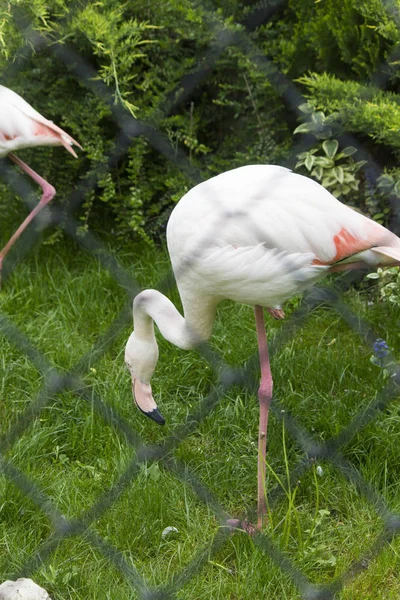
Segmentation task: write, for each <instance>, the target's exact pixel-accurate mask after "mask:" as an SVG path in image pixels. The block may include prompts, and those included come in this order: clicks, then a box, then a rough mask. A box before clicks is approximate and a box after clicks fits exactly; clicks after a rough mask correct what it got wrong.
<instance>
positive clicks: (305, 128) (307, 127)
mask: <svg viewBox="0 0 400 600" xmlns="http://www.w3.org/2000/svg"><path fill="white" fill-rule="evenodd" d="M312 130H313V124H312V123H302V124H301V125H299V126H298V127H296V129H295V130H294V131H293V133H310V131H312Z"/></svg>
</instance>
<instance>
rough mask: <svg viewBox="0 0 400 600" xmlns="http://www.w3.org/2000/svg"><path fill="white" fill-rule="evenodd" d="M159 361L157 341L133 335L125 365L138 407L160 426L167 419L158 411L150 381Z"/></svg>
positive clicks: (126, 350) (128, 343)
mask: <svg viewBox="0 0 400 600" xmlns="http://www.w3.org/2000/svg"><path fill="white" fill-rule="evenodd" d="M157 361H158V346H157V343H156V341H155V340H154V342H153V341H148V340H147V339H143V338H141V337H139V336H138V335H137V334H135V332H133V333H131V335H130V336H129V339H128V342H127V344H126V346H125V364H126V366H127V367H128V369H129V372H130V374H131V378H132V393H133V399H134V400H135V403H136V406H137V407H138V409H139V410H141V411H142V412H143V413H144V414H145V415H146V416H147V417H150V419H153V421H155V422H156V423H158V424H159V425H164V424H165V419H164V417H163V416H162V415H161V413H160V411H159V410H158V407H157V404H156V403H155V401H154V398H153V394H152V391H151V385H150V379H151V376H152V375H153V373H154V369H155V367H156V364H157Z"/></svg>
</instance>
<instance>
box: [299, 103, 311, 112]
mask: <svg viewBox="0 0 400 600" xmlns="http://www.w3.org/2000/svg"><path fill="white" fill-rule="evenodd" d="M299 110H300V111H301V112H302V113H304V114H306V115H310V114H311V113H312V112H314V107H313V106H312V105H311V104H310V103H309V102H304V103H303V104H300V105H299Z"/></svg>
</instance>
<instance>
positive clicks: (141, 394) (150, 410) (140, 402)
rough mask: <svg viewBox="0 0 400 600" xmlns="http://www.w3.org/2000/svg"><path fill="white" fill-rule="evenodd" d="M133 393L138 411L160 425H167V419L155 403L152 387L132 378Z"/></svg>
mask: <svg viewBox="0 0 400 600" xmlns="http://www.w3.org/2000/svg"><path fill="white" fill-rule="evenodd" d="M132 392H133V398H134V400H135V403H136V406H137V407H138V409H139V410H140V411H141V412H142V413H143V414H144V415H146V417H149V418H150V419H152V420H153V421H155V422H156V423H158V424H159V425H165V419H164V417H163V416H162V414H161V413H160V411H159V410H158V407H157V404H156V403H155V402H154V398H153V394H152V392H151V385H150V384H149V383H143V381H140V379H135V378H134V377H132Z"/></svg>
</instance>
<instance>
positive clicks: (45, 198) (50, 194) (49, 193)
mask: <svg viewBox="0 0 400 600" xmlns="http://www.w3.org/2000/svg"><path fill="white" fill-rule="evenodd" d="M8 156H9V157H10V158H11V160H12V161H13V162H15V163H16V164H17V165H18V166H19V167H20V168H21V169H22V170H23V171H25V173H27V174H28V175H29V176H30V177H32V179H33V181H35V182H36V183H37V184H39V185H40V187H41V188H42V191H43V193H42V197H41V198H40V201H39V204H37V205H36V206H35V208H34V209H33V210H32V211H31V212H30V213H29V215H28V216H27V217H26V219H25V220H24V221H23V222H22V223H21V225H20V226H19V227H18V229H17V231H16V232H15V233H14V234H13V235H12V236H11V237H10V239H9V240H8V242H7V244H6V245H5V246H4V248H3V249H2V250H1V252H0V287H1V270H2V267H3V260H4V258H5V257H6V256H7V254H8V253H9V251H10V249H11V246H12V245H13V244H14V243H15V242H16V241H17V239H18V238H19V236H20V235H21V233H22V232H23V231H24V230H25V229H26V228H27V226H28V225H29V223H30V222H31V221H32V219H34V218H35V217H36V215H37V214H38V213H39V212H40V211H41V210H42V209H43V208H44V207H45V206H46V204H48V203H49V202H50V200H51V199H52V198H54V195H55V193H56V190H55V188H54V187H53V186H52V185H50V183H47V181H46V180H45V179H43V177H40V175H38V174H37V173H35V171H34V170H33V169H31V168H30V167H28V165H27V164H25V163H24V162H23V161H22V160H21V159H19V158H18V157H17V156H15V154H9V155H8Z"/></svg>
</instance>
